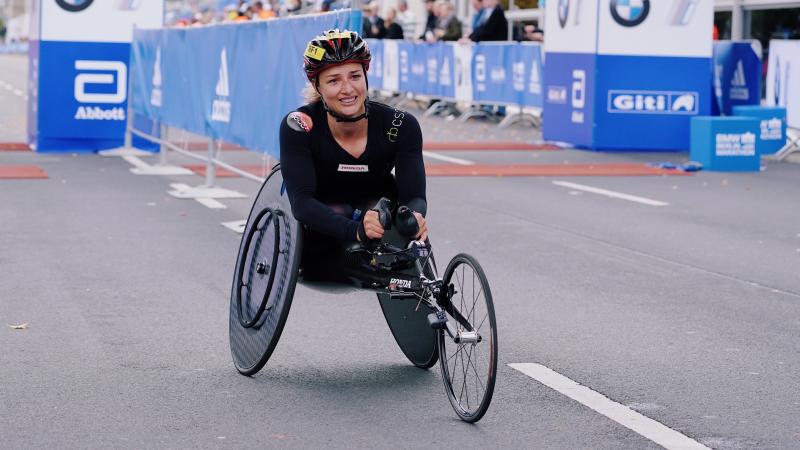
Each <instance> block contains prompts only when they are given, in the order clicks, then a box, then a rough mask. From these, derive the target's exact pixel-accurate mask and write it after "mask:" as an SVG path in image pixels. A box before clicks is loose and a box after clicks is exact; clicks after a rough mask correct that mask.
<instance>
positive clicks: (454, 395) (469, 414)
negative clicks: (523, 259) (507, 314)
mask: <svg viewBox="0 0 800 450" xmlns="http://www.w3.org/2000/svg"><path fill="white" fill-rule="evenodd" d="M443 287H444V289H445V290H446V292H445V294H444V295H443V296H442V297H441V298H440V300H439V305H440V306H441V307H442V309H444V310H445V312H446V313H447V319H448V321H451V322H452V324H453V328H455V330H456V331H457V333H456V337H451V336H450V335H449V334H448V332H447V331H445V330H444V329H440V330H439V333H438V347H439V363H440V366H441V371H442V381H443V382H444V387H445V391H446V392H447V397H448V399H449V400H450V404H451V405H452V406H453V409H454V410H455V412H456V414H458V416H459V417H460V418H461V420H464V421H465V422H470V423H474V422H477V421H478V420H480V419H481V417H483V415H484V414H485V413H486V410H487V409H488V408H489V403H491V401H492V394H493V393H494V384H495V378H496V375H497V324H496V322H495V315H494V303H493V302H492V292H491V290H490V288H489V282H488V281H487V279H486V275H485V274H484V272H483V269H482V268H481V266H480V264H478V261H477V260H476V259H475V258H473V257H472V256H470V255H467V254H463V253H462V254H459V255H456V256H455V257H454V258H453V259H452V260H451V261H450V264H448V265H447V269H445V272H444V277H443Z"/></svg>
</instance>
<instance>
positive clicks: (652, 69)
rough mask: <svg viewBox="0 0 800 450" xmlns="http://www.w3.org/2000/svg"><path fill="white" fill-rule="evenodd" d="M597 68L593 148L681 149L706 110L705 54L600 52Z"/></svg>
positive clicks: (708, 90)
mask: <svg viewBox="0 0 800 450" xmlns="http://www.w3.org/2000/svg"><path fill="white" fill-rule="evenodd" d="M548 57H549V56H548ZM597 73H598V75H597V80H596V86H595V88H596V91H595V92H596V93H597V99H596V106H595V116H594V121H595V124H596V126H595V135H594V140H595V142H594V148H596V149H601V150H604V149H612V150H620V149H636V150H685V149H687V148H688V147H689V130H690V120H691V118H692V117H695V116H698V115H708V114H709V113H710V112H711V102H710V98H711V86H710V84H709V83H708V81H707V80H708V75H709V73H711V61H710V59H707V58H680V57H656V56H649V57H643V56H617V55H599V56H598V57H597Z"/></svg>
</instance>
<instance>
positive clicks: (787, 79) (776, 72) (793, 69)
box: [766, 40, 800, 128]
mask: <svg viewBox="0 0 800 450" xmlns="http://www.w3.org/2000/svg"><path fill="white" fill-rule="evenodd" d="M798 86H800V41H798V40H793V41H786V40H771V41H769V66H768V67H767V93H766V96H767V98H766V100H767V105H770V106H782V107H784V108H786V120H787V122H788V124H789V126H790V127H792V128H800V87H798Z"/></svg>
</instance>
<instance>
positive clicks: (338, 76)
mask: <svg viewBox="0 0 800 450" xmlns="http://www.w3.org/2000/svg"><path fill="white" fill-rule="evenodd" d="M318 82H319V84H318V86H319V87H318V89H319V93H320V95H322V100H324V101H325V104H326V105H328V109H331V110H333V111H334V112H336V113H337V114H339V115H341V116H344V117H355V116H358V115H360V114H362V113H364V101H365V100H366V98H367V80H366V78H365V77H364V68H363V67H362V66H361V64H359V63H348V64H342V65H340V66H333V67H330V68H327V69H325V70H323V71H322V72H320V74H319V78H318Z"/></svg>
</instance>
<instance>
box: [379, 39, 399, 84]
mask: <svg viewBox="0 0 800 450" xmlns="http://www.w3.org/2000/svg"><path fill="white" fill-rule="evenodd" d="M397 44H398V41H389V40H385V41H383V88H384V89H386V90H389V91H392V92H400V55H399V49H398V47H397Z"/></svg>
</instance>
